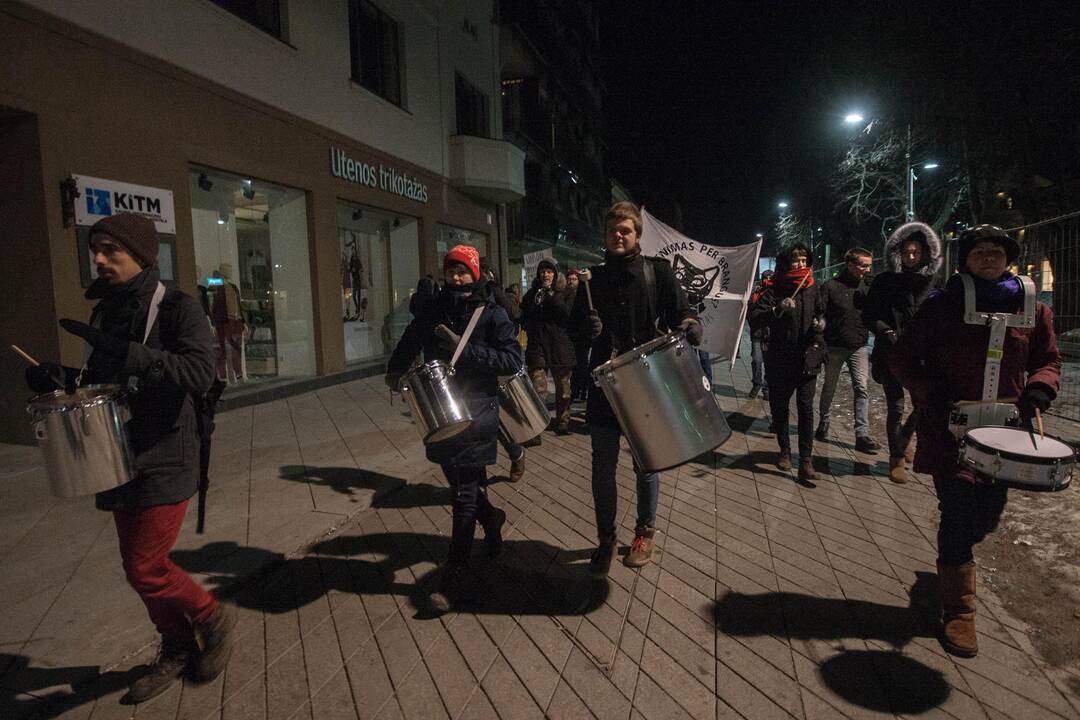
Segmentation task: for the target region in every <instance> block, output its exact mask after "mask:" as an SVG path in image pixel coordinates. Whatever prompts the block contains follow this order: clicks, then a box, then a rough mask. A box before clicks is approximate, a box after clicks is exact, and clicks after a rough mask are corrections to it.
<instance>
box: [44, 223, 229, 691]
mask: <svg viewBox="0 0 1080 720" xmlns="http://www.w3.org/2000/svg"><path fill="white" fill-rule="evenodd" d="M89 243H90V249H91V251H92V252H93V253H94V265H95V266H96V268H97V273H98V279H97V280H96V281H95V282H94V283H93V284H92V285H91V286H90V288H89V289H88V290H87V291H86V297H87V298H89V299H91V300H97V301H98V303H97V305H96V306H95V307H94V310H93V313H92V314H91V316H90V323H89V324H86V323H82V322H78V321H75V320H67V319H64V320H61V321H60V325H61V327H63V328H64V329H65V330H66V331H68V332H70V333H73V334H75V335H77V336H79V337H81V338H83V339H84V340H85V341H86V343H87V344H88V345H89V346H90V348H91V353H90V356H89V358H88V359H87V362H86V368H85V370H84V371H82V378H81V382H82V384H83V385H90V384H116V385H120V386H122V387H125V388H128V390H129V407H130V410H131V416H132V417H131V421H130V422H129V423H128V424H127V426H126V430H127V433H128V437H129V439H130V441H131V445H132V449H133V451H134V452H135V477H134V479H132V480H131V481H129V482H127V483H125V484H123V485H120V486H119V487H116V488H113V489H112V490H108V491H105V492H101V493H98V494H97V497H96V504H97V507H98V508H99V509H101V510H107V511H111V512H112V513H113V517H114V520H115V522H116V532H117V536H118V538H119V541H120V556H121V558H122V559H123V564H124V572H125V573H126V575H127V580H128V583H130V584H131V586H132V588H133V589H134V590H135V592H137V593H138V594H139V597H140V598H142V601H143V604H145V605H146V609H147V612H148V613H149V615H150V619H151V621H153V623H154V626H155V627H156V628H157V630H158V632H159V633H160V634H161V650H160V653H159V655H158V657H157V660H156V661H155V662H154V664H153V665H151V666H150V670H149V672H148V673H147V674H145V675H143V676H142V677H140V678H139V679H137V680H136V681H135V682H134V683H132V685H131V690H130V693H129V695H128V699H129V700H131V701H132V702H142V701H144V700H149V699H150V698H152V697H154V696H155V695H158V694H160V693H162V692H164V691H165V690H166V689H167V688H168V687H169V686H170V685H171V684H172V683H173V682H175V681H176V679H177V678H179V677H180V676H181V675H182V674H184V673H185V672H188V671H190V672H191V673H192V674H193V675H194V677H195V678H196V679H200V680H210V679H212V678H214V677H216V676H217V675H218V674H219V673H220V672H221V671H222V670H223V669H224V668H225V665H226V663H227V662H228V659H229V653H230V651H231V645H232V643H231V635H232V633H231V631H232V627H233V625H234V624H235V622H236V616H235V614H234V613H233V611H232V610H231V609H230V608H229V607H228V606H225V605H222V604H221V603H220V602H219V601H218V600H217V598H215V597H214V596H213V595H212V594H210V593H209V592H207V591H206V590H204V589H203V588H202V587H200V586H199V585H198V584H196V583H195V581H194V580H192V579H191V577H190V576H189V575H188V574H187V573H186V572H184V570H183V569H181V568H180V567H179V566H178V565H176V564H175V563H173V561H172V560H170V559H169V552H170V550H172V547H173V544H174V543H175V542H176V538H177V536H178V534H179V533H180V527H181V525H182V524H183V521H184V514H185V511H186V510H187V505H188V500H189V499H190V498H191V496H192V495H194V494H195V491H196V489H197V486H198V482H199V445H198V443H199V440H198V437H199V436H198V431H197V426H196V417H195V405H194V398H195V397H200V396H202V395H203V394H204V393H206V391H207V390H209V388H210V385H211V383H212V382H213V379H214V339H213V337H212V335H211V334H210V326H209V325H208V323H207V321H206V314H205V313H204V312H203V309H202V307H200V305H199V302H198V301H197V300H195V299H194V298H191V297H189V296H188V295H185V294H184V293H182V292H180V291H177V290H170V291H166V290H165V287H164V285H162V284H161V282H160V279H159V273H158V266H157V254H158V238H157V232H156V230H155V228H154V224H153V222H151V221H150V220H148V219H146V218H144V217H141V216H139V215H134V214H131V213H122V214H119V215H112V216H110V217H106V218H103V219H102V220H100V221H98V222H97V223H96V224H95V225H94V226H93V227H92V228H90V235H89ZM154 316H156V319H155V317H154ZM79 374H80V370H79V369H76V368H62V367H60V366H58V365H55V364H52V363H43V364H41V365H39V366H37V367H31V368H29V369H28V370H27V373H26V375H27V384H28V385H29V386H30V388H31V389H32V390H34V391H35V392H41V393H43V392H49V391H52V390H55V389H56V387H57V385H58V384H59V383H62V384H64V385H65V386H68V388H69V389H73V388H74V386H75V383H76V378H77V377H78V376H79Z"/></svg>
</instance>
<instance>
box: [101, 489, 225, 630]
mask: <svg viewBox="0 0 1080 720" xmlns="http://www.w3.org/2000/svg"><path fill="white" fill-rule="evenodd" d="M187 505H188V501H187V500H184V501H183V502H178V503H176V504H175V505H155V506H153V507H148V508H136V509H134V510H115V511H113V518H114V519H115V520H116V535H117V537H118V538H119V540H120V557H121V558H123V560H124V572H125V573H126V574H127V580H128V583H129V584H130V585H131V587H132V588H134V589H135V592H137V593H139V597H140V598H142V601H143V603H144V604H145V605H146V611H147V612H148V613H149V614H150V620H151V621H152V622H153V623H154V626H155V627H156V628H157V630H158V632H159V633H161V634H162V635H164V636H166V637H177V636H179V635H182V634H185V633H186V631H187V628H188V627H189V626H190V625H199V624H202V623H204V622H206V621H207V620H209V619H210V616H211V615H213V614H214V611H215V610H217V608H218V601H217V598H215V597H214V596H213V595H211V594H210V593H208V592H207V591H206V590H204V589H203V588H202V587H201V586H199V585H198V583H196V582H195V581H194V580H192V579H191V576H190V575H188V574H187V573H186V572H184V571H183V569H181V568H180V567H179V566H178V565H177V564H176V563H174V562H173V561H172V560H171V559H170V558H169V551H170V550H172V547H173V545H174V544H175V543H176V537H177V535H179V534H180V526H181V525H183V523H184V513H185V512H186V511H187Z"/></svg>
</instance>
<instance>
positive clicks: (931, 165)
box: [923, 160, 938, 170]
mask: <svg viewBox="0 0 1080 720" xmlns="http://www.w3.org/2000/svg"><path fill="white" fill-rule="evenodd" d="M937 166H938V164H937V163H936V162H934V161H933V160H928V161H926V162H924V163H923V170H933V169H934V168H936V167H937Z"/></svg>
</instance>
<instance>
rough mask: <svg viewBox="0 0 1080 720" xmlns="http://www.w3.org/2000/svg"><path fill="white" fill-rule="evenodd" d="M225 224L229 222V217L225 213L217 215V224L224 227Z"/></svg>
mask: <svg viewBox="0 0 1080 720" xmlns="http://www.w3.org/2000/svg"><path fill="white" fill-rule="evenodd" d="M227 222H229V216H228V215H226V214H225V213H218V218H217V224H218V225H224V224H225V223H227Z"/></svg>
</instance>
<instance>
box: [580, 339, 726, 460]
mask: <svg viewBox="0 0 1080 720" xmlns="http://www.w3.org/2000/svg"><path fill="white" fill-rule="evenodd" d="M592 374H593V377H594V378H595V379H596V384H597V385H599V386H600V388H601V389H602V390H603V391H604V395H605V397H607V400H608V403H610V404H611V409H612V410H614V412H615V417H616V418H617V419H618V421H619V425H620V427H622V431H623V434H624V435H626V439H627V442H629V443H630V449H631V450H632V451H633V453H634V458H635V459H636V460H637V463H638V466H639V467H640V468H641V469H642V470H644V471H645V472H657V471H660V470H667V469H669V468H673V467H676V466H678V465H682V464H683V463H685V462H688V461H690V460H693V459H694V458H696V457H697V456H699V455H701V454H703V453H706V452H708V451H710V450H712V449H714V448H716V447H718V446H719V445H721V444H722V443H723V442H724V441H725V440H727V439H728V438H729V437H730V436H731V428H730V427H728V424H727V419H726V418H725V417H724V413H723V411H722V410H721V409H720V404H719V403H718V402H717V400H716V398H715V397H714V396H713V394H712V388H711V387H710V385H709V381H708V379H707V378H706V377H705V373H704V371H702V369H701V362H700V361H699V360H698V354H697V351H696V350H695V349H694V348H692V347H691V346H690V345H689V343H687V342H686V340H685V339H684V338H683V337H682V335H679V334H676V333H668V334H666V335H663V336H661V337H658V338H656V339H655V340H652V341H650V342H647V343H645V344H644V345H639V346H638V347H636V348H634V349H633V350H630V351H629V352H626V353H623V354H622V355H619V356H618V357H616V358H614V359H612V360H609V361H608V362H606V363H604V364H603V365H601V366H599V367H597V368H596V369H595V370H593V373H592Z"/></svg>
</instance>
